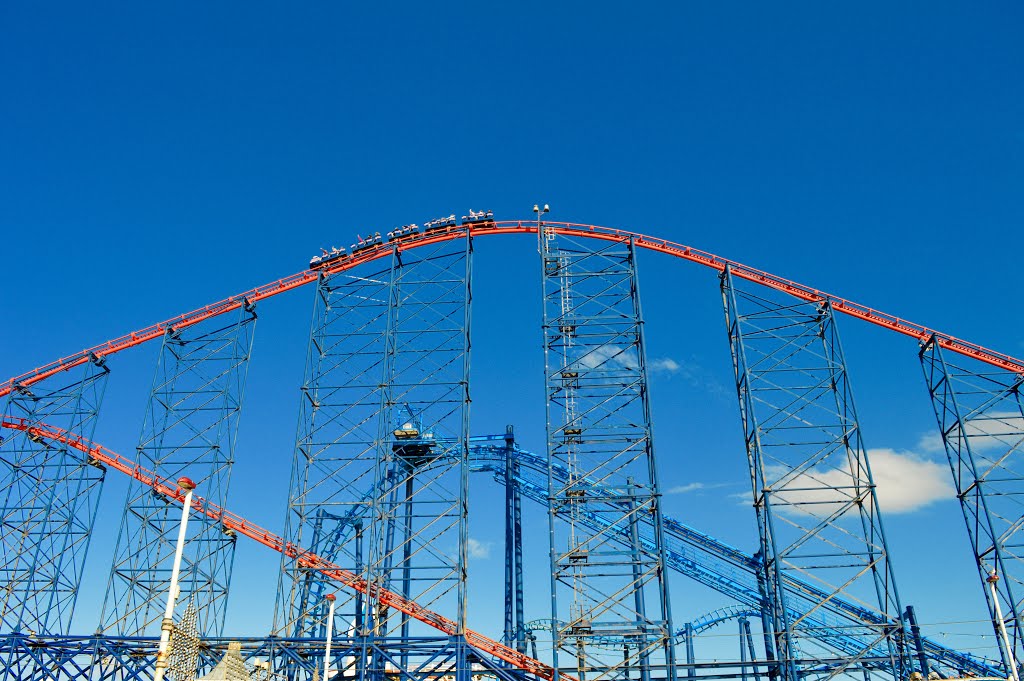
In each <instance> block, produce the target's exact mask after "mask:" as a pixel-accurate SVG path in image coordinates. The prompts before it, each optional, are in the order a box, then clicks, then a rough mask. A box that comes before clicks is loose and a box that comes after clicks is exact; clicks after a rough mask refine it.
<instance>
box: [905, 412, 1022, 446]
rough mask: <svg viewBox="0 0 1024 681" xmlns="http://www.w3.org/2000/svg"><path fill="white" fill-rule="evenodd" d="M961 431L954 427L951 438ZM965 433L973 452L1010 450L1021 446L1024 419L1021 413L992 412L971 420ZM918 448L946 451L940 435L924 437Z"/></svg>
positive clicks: (930, 434) (933, 434)
mask: <svg viewBox="0 0 1024 681" xmlns="http://www.w3.org/2000/svg"><path fill="white" fill-rule="evenodd" d="M959 430H960V428H959V426H954V427H953V429H952V430H951V431H950V437H952V438H956V437H957V436H958V435H959ZM964 433H965V434H966V435H967V439H968V441H969V442H970V445H971V451H972V452H986V451H991V450H994V449H1003V450H1009V449H1011V448H1013V447H1020V446H1021V439H1022V437H1024V417H1022V416H1021V415H1020V412H1010V411H992V412H989V413H987V414H985V416H984V417H981V418H974V419H969V420H968V421H967V424H966V427H965V428H964ZM918 446H919V447H920V448H921V449H923V450H924V451H926V452H941V451H944V449H943V446H942V436H941V435H939V434H938V433H929V434H927V435H924V436H922V437H921V441H920V443H918Z"/></svg>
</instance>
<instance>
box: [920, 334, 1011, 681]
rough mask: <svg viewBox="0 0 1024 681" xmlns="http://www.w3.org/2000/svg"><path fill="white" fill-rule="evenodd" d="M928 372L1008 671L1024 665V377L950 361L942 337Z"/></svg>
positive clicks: (924, 355)
mask: <svg viewBox="0 0 1024 681" xmlns="http://www.w3.org/2000/svg"><path fill="white" fill-rule="evenodd" d="M920 358H921V366H922V367H923V369H924V374H925V381H926V383H927V385H928V392H929V394H930V396H931V401H932V406H933V407H934V410H935V417H936V419H937V421H938V426H939V432H940V434H941V438H942V444H943V448H944V449H945V452H946V455H947V458H948V459H949V466H950V470H951V471H952V474H953V483H954V486H955V489H956V494H957V498H959V500H960V506H961V509H962V511H963V514H964V520H965V521H966V524H967V533H968V536H969V538H970V542H971V550H972V552H973V553H974V557H975V561H976V564H977V567H978V575H979V577H980V578H981V586H982V589H983V591H984V594H985V600H986V603H987V604H988V608H989V611H990V613H991V616H992V623H993V626H994V628H995V634H996V639H997V640H998V641H999V649H1000V653H1001V654H1002V657H1003V663H1004V664H1005V665H1006V673H1007V675H1009V676H1012V677H1014V678H1017V677H1019V675H1020V672H1019V667H1020V665H1021V662H1022V661H1024V624H1022V619H1021V618H1022V617H1024V498H1022V497H1021V489H1022V487H1024V400H1022V397H1021V391H1022V389H1024V374H1022V373H1018V372H1011V371H1006V370H1004V369H1000V368H996V367H993V366H991V365H988V364H983V363H981V362H978V361H976V360H972V359H969V358H966V357H959V356H950V353H948V351H946V350H944V349H943V348H942V346H941V344H939V343H938V342H937V341H936V339H932V340H929V341H928V342H926V343H923V344H922V347H921V352H920Z"/></svg>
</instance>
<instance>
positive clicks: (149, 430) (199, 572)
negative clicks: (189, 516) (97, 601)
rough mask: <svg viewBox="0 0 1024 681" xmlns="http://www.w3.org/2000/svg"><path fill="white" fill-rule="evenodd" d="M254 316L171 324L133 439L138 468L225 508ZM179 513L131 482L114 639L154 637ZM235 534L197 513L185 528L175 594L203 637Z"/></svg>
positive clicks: (224, 584) (220, 608) (212, 624)
mask: <svg viewBox="0 0 1024 681" xmlns="http://www.w3.org/2000/svg"><path fill="white" fill-rule="evenodd" d="M255 322H256V312H255V309H254V307H253V306H252V305H249V304H246V305H244V306H243V307H242V308H240V309H239V311H238V314H237V316H236V317H234V319H229V318H227V317H216V318H213V319H209V320H207V321H204V322H201V323H199V324H196V325H194V326H189V327H185V328H181V329H178V328H173V327H172V328H169V329H168V330H167V333H166V334H165V335H164V339H163V345H162V346H161V348H160V354H159V357H158V359H157V368H156V375H155V377H154V380H153V388H152V392H151V393H150V399H149V402H148V404H147V407H146V416H145V422H144V425H143V428H142V435H141V437H140V440H139V446H138V458H137V461H138V463H139V464H140V465H142V466H143V467H145V468H148V469H149V470H152V471H155V472H156V473H157V474H158V475H160V476H161V477H164V478H167V479H169V480H175V479H177V478H179V477H181V476H183V475H186V476H188V477H189V478H191V479H193V480H194V481H195V482H196V484H197V485H198V486H199V487H200V488H201V489H202V490H204V492H203V496H205V497H206V498H207V499H209V500H210V501H211V502H213V503H215V504H217V505H219V506H222V507H224V506H227V496H228V484H229V482H230V477H231V467H232V465H233V464H234V456H235V446H236V442H237V437H238V419H239V416H240V414H241V409H242V397H243V394H244V392H245V378H246V374H247V371H248V366H249V355H250V353H251V351H252V342H253V333H254V331H255ZM178 513H179V511H178V510H177V505H176V504H175V503H173V502H171V501H170V500H169V499H166V498H162V497H159V496H156V495H154V494H153V491H152V490H151V489H150V488H149V486H147V485H143V484H141V483H138V482H133V483H132V484H131V485H130V486H129V489H128V496H127V500H126V501H125V513H124V517H123V519H122V521H121V527H120V532H119V534H118V539H117V545H116V547H115V549H114V563H113V567H112V569H111V573H110V579H109V581H108V584H107V592H106V597H105V599H104V605H103V614H102V617H101V624H100V630H101V631H103V632H106V633H107V634H112V635H118V636H143V635H148V634H153V633H155V632H156V631H157V628H158V627H159V623H160V619H161V615H162V611H161V607H160V603H161V602H162V600H163V599H162V594H163V593H165V591H166V589H167V580H168V578H169V577H170V574H171V569H172V563H173V557H174V549H175V536H176V531H177V524H176V522H175V518H176V516H177V514H178ZM235 539H236V537H235V536H234V533H233V532H230V531H226V530H225V529H224V527H223V526H221V525H220V524H219V523H217V522H215V521H213V520H211V519H209V518H205V517H197V518H196V519H195V521H194V522H192V523H190V525H189V532H188V537H187V540H186V543H185V553H184V556H183V559H182V566H181V600H182V602H185V601H189V600H191V601H192V602H193V603H194V605H195V607H196V617H197V620H196V627H197V631H198V632H199V635H200V636H201V637H208V636H219V635H220V634H221V632H222V631H223V627H224V616H225V613H226V608H227V598H228V587H229V585H230V582H231V568H232V564H233V562H234V550H235Z"/></svg>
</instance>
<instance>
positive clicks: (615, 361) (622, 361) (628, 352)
mask: <svg viewBox="0 0 1024 681" xmlns="http://www.w3.org/2000/svg"><path fill="white" fill-rule="evenodd" d="M579 363H580V364H581V365H582V366H584V367H586V368H587V369H598V368H601V369H614V368H615V367H623V368H625V369H636V368H637V367H638V366H640V362H639V361H638V360H637V357H636V350H635V349H634V348H630V347H622V346H620V345H615V344H613V343H608V344H607V345H600V346H598V347H596V348H592V349H589V350H587V351H586V352H585V353H583V354H582V355H580V358H579Z"/></svg>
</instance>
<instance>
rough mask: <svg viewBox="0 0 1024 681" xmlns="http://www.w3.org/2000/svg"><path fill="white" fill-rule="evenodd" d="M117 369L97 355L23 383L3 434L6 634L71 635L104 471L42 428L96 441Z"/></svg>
mask: <svg viewBox="0 0 1024 681" xmlns="http://www.w3.org/2000/svg"><path fill="white" fill-rule="evenodd" d="M108 373H109V369H108V368H107V367H106V365H105V363H104V361H103V360H102V359H97V358H95V357H94V358H92V359H91V360H90V361H88V362H86V363H85V364H83V365H82V366H81V367H78V368H75V369H72V370H71V371H70V372H67V373H60V374H57V375H55V376H51V377H50V378H48V379H46V380H45V381H41V382H39V383H36V384H34V385H32V386H30V387H22V386H17V385H16V386H15V387H14V390H13V391H12V392H11V393H10V395H9V396H8V398H7V400H6V402H5V404H4V411H3V419H4V421H7V422H11V423H14V424H17V425H18V426H19V429H17V430H15V429H10V428H2V429H0V495H2V496H0V499H2V509H0V514H2V517H3V522H2V523H0V554H2V556H3V559H2V561H0V585H2V589H0V630H2V631H4V632H21V633H24V634H29V635H32V636H35V635H62V634H67V633H69V631H68V630H69V628H70V626H71V621H72V617H73V615H74V609H75V602H76V600H77V598H78V593H79V590H80V588H81V581H82V569H83V567H84V564H85V558H86V553H87V550H88V548H89V540H90V538H91V535H92V529H93V524H94V522H95V517H96V508H97V504H98V503H99V495H100V490H101V487H102V482H103V478H104V472H105V470H104V468H103V466H101V465H100V464H98V463H97V462H95V461H92V460H89V459H88V458H86V457H85V455H83V454H82V453H81V452H79V451H78V450H76V449H73V448H71V447H68V446H67V445H66V444H62V443H60V442H56V441H51V440H47V439H44V438H42V437H40V436H39V435H38V434H35V433H33V431H32V428H33V427H34V426H45V427H46V428H47V429H50V428H57V429H62V430H63V431H65V432H66V433H67V434H68V435H69V436H71V437H75V436H77V437H82V438H85V439H87V440H90V441H91V439H92V436H93V431H94V429H95V427H96V418H97V415H98V413H99V408H100V404H101V402H102V400H103V393H104V389H105V388H106V380H107V374H108Z"/></svg>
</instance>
